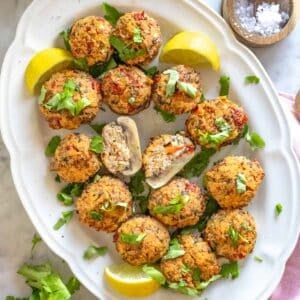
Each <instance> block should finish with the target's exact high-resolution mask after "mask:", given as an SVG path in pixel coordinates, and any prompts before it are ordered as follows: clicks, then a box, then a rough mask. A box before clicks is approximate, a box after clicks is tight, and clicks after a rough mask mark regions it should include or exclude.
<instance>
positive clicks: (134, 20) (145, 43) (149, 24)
mask: <svg viewBox="0 0 300 300" xmlns="http://www.w3.org/2000/svg"><path fill="white" fill-rule="evenodd" d="M136 28H139V30H140V32H141V36H142V42H141V43H135V42H134V40H133V37H134V31H135V30H136ZM113 35H114V36H116V37H118V38H120V39H122V40H123V41H124V43H125V44H126V45H128V47H130V48H131V49H134V50H136V51H140V50H144V51H145V54H142V55H140V56H138V57H135V58H132V59H128V60H126V64H128V65H138V64H148V63H149V62H151V61H152V60H153V59H154V58H155V56H156V55H157V54H158V51H159V48H160V46H161V43H162V36H161V31H160V27H159V25H158V23H157V21H156V20H155V19H153V18H151V17H150V16H149V15H147V14H146V13H145V12H144V11H133V12H129V13H126V14H124V15H123V16H121V18H120V19H119V20H118V23H117V25H116V27H115V28H114V31H113Z"/></svg>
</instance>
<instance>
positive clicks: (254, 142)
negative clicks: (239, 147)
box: [245, 127, 266, 151]
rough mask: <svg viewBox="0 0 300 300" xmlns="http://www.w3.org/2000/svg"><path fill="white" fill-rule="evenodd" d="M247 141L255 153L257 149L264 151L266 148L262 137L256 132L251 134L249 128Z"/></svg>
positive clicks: (247, 129) (246, 136) (246, 134)
mask: <svg viewBox="0 0 300 300" xmlns="http://www.w3.org/2000/svg"><path fill="white" fill-rule="evenodd" d="M245 140H246V141H247V143H248V144H249V145H250V147H251V150H253V151H255V150H257V149H263V148H264V147H265V146H266V143H265V141H264V140H263V139H262V137H261V136H260V135H259V134H258V133H256V132H250V130H249V127H247V128H246V133H245Z"/></svg>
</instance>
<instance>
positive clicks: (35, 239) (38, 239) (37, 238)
mask: <svg viewBox="0 0 300 300" xmlns="http://www.w3.org/2000/svg"><path fill="white" fill-rule="evenodd" d="M40 242H42V239H41V237H40V236H39V235H38V234H37V233H35V234H34V235H33V237H32V240H31V243H32V246H31V255H32V254H33V250H34V249H35V247H36V246H37V244H38V243H40Z"/></svg>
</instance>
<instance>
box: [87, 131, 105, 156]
mask: <svg viewBox="0 0 300 300" xmlns="http://www.w3.org/2000/svg"><path fill="white" fill-rule="evenodd" d="M90 150H91V151H93V152H95V153H97V154H99V153H101V152H102V151H103V138H102V136H100V135H95V136H93V137H92V139H91V144H90Z"/></svg>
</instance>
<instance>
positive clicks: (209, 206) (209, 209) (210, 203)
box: [180, 197, 220, 234]
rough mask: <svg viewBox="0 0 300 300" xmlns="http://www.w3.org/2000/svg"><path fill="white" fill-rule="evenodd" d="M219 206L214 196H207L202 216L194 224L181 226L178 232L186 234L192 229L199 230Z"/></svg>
mask: <svg viewBox="0 0 300 300" xmlns="http://www.w3.org/2000/svg"><path fill="white" fill-rule="evenodd" d="M219 208H220V207H219V205H218V203H217V201H216V200H215V199H214V198H212V197H209V198H208V199H207V201H206V207H205V211H204V213H203V215H202V217H201V218H200V220H199V222H198V223H197V224H196V225H193V226H188V227H185V228H183V229H182V230H181V231H180V233H182V234H186V233H190V232H192V231H194V230H198V231H200V232H201V231H202V230H203V229H204V228H205V227H206V224H207V222H208V220H209V219H210V217H211V216H212V215H213V214H214V213H216V212H217V211H218V210H219Z"/></svg>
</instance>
